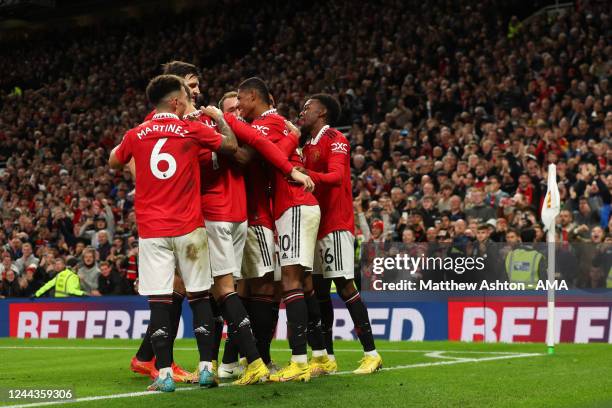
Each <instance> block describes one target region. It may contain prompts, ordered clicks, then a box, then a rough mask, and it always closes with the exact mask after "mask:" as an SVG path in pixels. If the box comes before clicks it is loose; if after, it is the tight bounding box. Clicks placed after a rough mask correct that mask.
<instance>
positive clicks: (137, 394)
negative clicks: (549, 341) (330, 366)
mask: <svg viewBox="0 0 612 408" xmlns="http://www.w3.org/2000/svg"><path fill="white" fill-rule="evenodd" d="M350 351H353V350H350ZM355 351H361V350H355ZM381 351H383V350H381ZM436 352H438V353H443V352H444V350H438V351H436ZM544 355H545V354H544V353H516V354H512V355H502V356H493V357H483V358H469V359H468V358H465V359H461V360H456V359H455V360H450V361H437V362H434V363H416V364H407V365H399V366H393V367H383V368H382V369H381V371H393V370H404V369H408V368H421V367H433V366H441V365H453V364H461V363H479V362H484V361H494V360H506V359H511V358H524V357H537V356H544ZM438 358H444V357H442V356H439V357H438ZM352 373H353V372H352V371H339V372H337V373H335V374H333V375H347V374H352ZM220 386H221V387H228V386H233V384H232V383H223V384H220ZM197 389H200V387H197V386H195V387H194V386H191V387H180V388H177V389H176V391H179V392H181V391H192V390H197ZM155 394H161V392H159V391H139V392H128V393H123V394H110V395H97V396H92V397H82V398H76V399H73V400H63V401H47V402H34V403H31V404H21V405H7V406H8V407H11V408H29V407H42V406H47V405H60V404H70V403H78V402H88V401H100V400H107V399H117V398H129V397H141V396H145V395H155Z"/></svg>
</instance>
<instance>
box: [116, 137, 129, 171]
mask: <svg viewBox="0 0 612 408" xmlns="http://www.w3.org/2000/svg"><path fill="white" fill-rule="evenodd" d="M131 135H132V132H131V131H128V132H127V133H126V134H125V135H124V136H123V140H122V141H121V143H119V147H118V148H117V150H115V157H116V158H117V160H119V161H120V162H121V163H123V164H125V163H127V162H129V161H130V159H131V158H132V137H131Z"/></svg>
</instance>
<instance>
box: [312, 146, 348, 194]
mask: <svg viewBox="0 0 612 408" xmlns="http://www.w3.org/2000/svg"><path fill="white" fill-rule="evenodd" d="M334 142H335V146H336V147H332V148H331V151H330V156H329V161H328V162H327V171H325V172H318V171H312V170H308V171H307V172H306V173H307V174H308V175H309V176H310V177H311V178H312V180H313V181H314V182H315V184H323V185H328V186H339V185H342V182H343V179H344V169H345V166H346V162H347V160H348V158H349V152H348V143H345V142H346V141H344V140H343V139H341V138H336V139H334Z"/></svg>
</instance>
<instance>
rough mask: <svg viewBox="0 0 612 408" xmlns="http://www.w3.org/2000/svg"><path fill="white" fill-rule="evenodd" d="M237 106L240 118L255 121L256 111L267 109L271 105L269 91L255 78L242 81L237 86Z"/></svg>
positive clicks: (261, 81)
mask: <svg viewBox="0 0 612 408" xmlns="http://www.w3.org/2000/svg"><path fill="white" fill-rule="evenodd" d="M237 97H238V106H237V108H238V109H240V113H241V114H242V117H243V118H245V119H249V120H253V119H255V115H256V113H255V111H256V109H258V108H259V109H268V108H269V106H270V105H271V104H272V101H271V100H270V91H269V90H268V86H267V85H266V83H265V82H264V81H263V80H262V79H261V78H257V77H252V78H249V79H246V80H244V81H243V82H242V83H241V84H240V85H239V86H238V95H237Z"/></svg>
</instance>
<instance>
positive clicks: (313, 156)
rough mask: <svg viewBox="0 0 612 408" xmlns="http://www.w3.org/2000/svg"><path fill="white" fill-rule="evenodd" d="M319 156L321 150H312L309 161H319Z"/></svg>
mask: <svg viewBox="0 0 612 408" xmlns="http://www.w3.org/2000/svg"><path fill="white" fill-rule="evenodd" d="M320 157H321V152H320V151H318V150H313V152H312V154H310V157H309V159H310V160H309V161H310V162H313V163H316V162H317V161H319V158H320Z"/></svg>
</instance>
